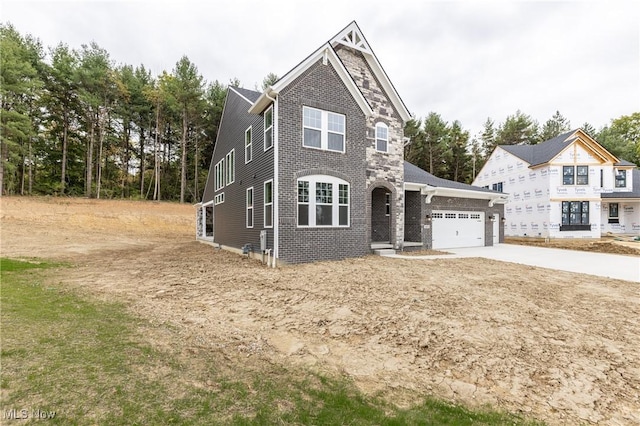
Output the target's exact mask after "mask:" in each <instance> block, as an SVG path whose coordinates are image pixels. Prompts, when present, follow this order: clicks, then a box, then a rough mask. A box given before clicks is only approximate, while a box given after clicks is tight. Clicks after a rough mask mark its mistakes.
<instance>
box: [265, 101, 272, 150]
mask: <svg viewBox="0 0 640 426" xmlns="http://www.w3.org/2000/svg"><path fill="white" fill-rule="evenodd" d="M272 146H273V107H272V106H271V107H269V109H268V110H266V111H265V112H264V150H265V151H266V150H268V149H269V148H271V147H272Z"/></svg>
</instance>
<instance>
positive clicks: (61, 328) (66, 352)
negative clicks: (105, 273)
mask: <svg viewBox="0 0 640 426" xmlns="http://www.w3.org/2000/svg"><path fill="white" fill-rule="evenodd" d="M60 266H61V265H59V264H52V263H47V262H36V261H31V262H25V261H15V260H9V259H1V263H0V270H1V279H2V293H1V298H0V302H1V321H2V342H1V343H2V353H1V357H2V358H1V360H2V380H1V382H0V385H1V395H2V401H1V406H0V409H1V410H2V413H1V416H2V419H3V423H4V421H5V420H7V419H8V418H10V417H11V416H13V417H12V418H15V417H16V416H21V417H23V418H24V417H25V416H26V417H28V418H30V419H33V418H34V417H35V416H43V415H44V416H47V417H48V418H49V420H48V422H49V423H50V424H105V425H135V424H189V425H200V424H202V425H210V424H238V425H242V424H321V425H324V424H331V425H334V424H335V425H338V424H350V425H369V424H379V425H404V424H425V425H427V424H438V425H506V424H509V425H530V424H534V423H533V422H530V421H527V420H524V419H522V418H520V417H517V416H512V415H508V414H504V413H499V412H493V411H470V410H468V409H466V408H464V407H461V406H457V405H451V404H448V403H445V402H441V401H437V400H432V399H428V400H426V401H425V402H424V403H423V404H420V405H417V406H414V407H411V408H409V409H399V408H397V407H395V406H392V405H390V404H388V403H387V402H385V401H384V400H383V399H381V398H377V397H371V396H366V395H364V394H362V393H360V392H359V391H358V390H357V389H356V388H355V387H354V386H353V385H352V383H351V382H349V381H347V380H344V379H335V378H328V377H325V376H321V375H317V374H314V373H310V372H308V371H303V370H300V369H288V368H286V367H285V366H282V365H273V364H269V363H267V362H263V363H260V364H255V363H251V362H247V363H243V362H242V361H237V360H229V359H228V358H226V357H225V356H224V354H221V353H212V352H210V351H204V352H197V351H196V352H194V353H190V354H188V356H185V355H184V351H183V350H182V348H181V345H180V341H179V340H177V339H176V344H175V346H173V347H170V348H162V349H160V348H157V347H155V346H154V345H153V343H152V342H151V340H150V339H149V338H148V334H147V333H154V332H159V331H160V332H170V331H167V329H159V328H158V327H166V326H155V327H156V328H155V329H154V328H153V326H150V325H149V324H148V323H146V322H145V321H143V320H142V319H139V318H135V317H133V316H131V315H130V314H128V313H127V311H126V307H125V306H123V305H121V304H116V303H104V302H96V301H92V300H88V299H86V298H83V297H81V296H80V295H78V294H76V293H74V292H71V291H68V290H65V289H64V287H63V286H60V285H54V286H51V285H47V284H45V283H47V282H49V281H50V280H49V279H48V278H50V277H51V272H50V271H49V272H46V271H43V269H46V268H52V267H60ZM53 274H55V272H53ZM23 410H24V411H23Z"/></svg>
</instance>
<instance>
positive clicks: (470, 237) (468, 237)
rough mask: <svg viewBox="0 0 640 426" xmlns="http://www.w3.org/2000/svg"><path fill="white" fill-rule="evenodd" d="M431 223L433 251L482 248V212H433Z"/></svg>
mask: <svg viewBox="0 0 640 426" xmlns="http://www.w3.org/2000/svg"><path fill="white" fill-rule="evenodd" d="M431 223H432V247H433V248H434V249H443V248H459V247H482V246H484V212H478V211H458V210H455V211H454V210H434V211H433V213H432V222H431Z"/></svg>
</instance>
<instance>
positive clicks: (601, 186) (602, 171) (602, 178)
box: [600, 169, 604, 188]
mask: <svg viewBox="0 0 640 426" xmlns="http://www.w3.org/2000/svg"><path fill="white" fill-rule="evenodd" d="M600 188H604V170H602V169H600Z"/></svg>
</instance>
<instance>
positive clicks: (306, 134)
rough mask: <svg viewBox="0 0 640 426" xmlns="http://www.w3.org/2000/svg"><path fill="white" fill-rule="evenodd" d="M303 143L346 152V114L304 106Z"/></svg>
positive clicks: (313, 146) (310, 146)
mask: <svg viewBox="0 0 640 426" xmlns="http://www.w3.org/2000/svg"><path fill="white" fill-rule="evenodd" d="M302 127H303V135H302V145H303V146H305V147H307V148H317V149H322V150H325V151H336V152H344V138H345V116H344V115H342V114H336V113H333V112H329V111H323V110H320V109H316V108H310V107H303V108H302Z"/></svg>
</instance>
